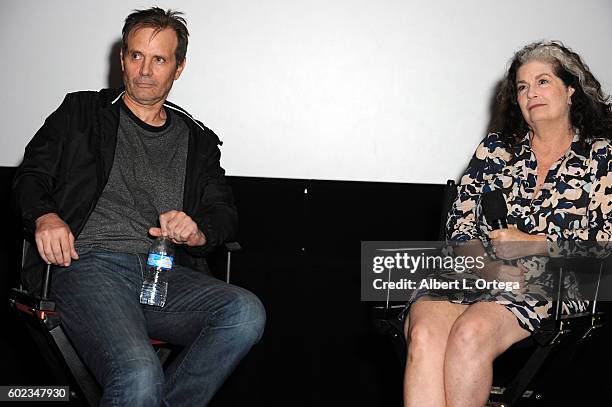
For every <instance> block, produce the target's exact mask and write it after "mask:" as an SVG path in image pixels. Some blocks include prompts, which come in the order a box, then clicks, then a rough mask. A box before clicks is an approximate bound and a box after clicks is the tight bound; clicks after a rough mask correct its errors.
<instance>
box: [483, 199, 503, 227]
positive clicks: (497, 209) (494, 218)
mask: <svg viewBox="0 0 612 407" xmlns="http://www.w3.org/2000/svg"><path fill="white" fill-rule="evenodd" d="M482 210H483V212H484V216H485V218H486V219H487V223H488V224H489V225H491V227H492V228H493V230H497V229H508V223H507V222H506V216H507V215H508V208H507V207H506V198H504V193H503V192H502V190H501V189H496V190H495V191H490V192H486V193H484V194H482Z"/></svg>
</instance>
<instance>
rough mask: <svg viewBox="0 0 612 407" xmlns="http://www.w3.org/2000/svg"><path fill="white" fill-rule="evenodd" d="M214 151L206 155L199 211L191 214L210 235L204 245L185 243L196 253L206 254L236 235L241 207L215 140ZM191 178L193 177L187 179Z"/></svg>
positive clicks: (188, 249) (196, 254)
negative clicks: (235, 202) (223, 166)
mask: <svg viewBox="0 0 612 407" xmlns="http://www.w3.org/2000/svg"><path fill="white" fill-rule="evenodd" d="M211 150H212V151H210V154H207V156H206V157H202V158H203V160H204V165H205V166H206V170H205V171H206V172H205V173H206V176H205V178H204V180H203V188H202V190H201V191H202V193H201V195H200V198H199V199H200V202H199V203H198V209H197V211H196V212H195V213H193V214H190V216H191V217H192V219H193V220H194V221H195V222H196V223H197V224H198V226H199V227H200V230H201V231H202V232H203V233H204V235H205V236H206V244H205V245H204V246H195V247H185V249H186V250H187V252H188V253H189V254H191V255H192V256H198V257H200V256H205V255H206V254H208V253H210V252H211V251H213V250H214V249H215V248H217V247H218V246H220V245H222V244H223V243H224V242H226V241H228V240H230V239H233V238H235V237H236V233H237V230H238V211H237V210H236V206H235V204H234V197H233V194H232V190H231V188H230V186H229V185H228V184H227V181H226V179H225V171H224V170H223V168H221V164H220V158H221V152H220V151H219V148H218V147H217V145H216V144H215V145H214V147H213V148H212V149H211ZM186 181H187V182H190V181H189V180H186Z"/></svg>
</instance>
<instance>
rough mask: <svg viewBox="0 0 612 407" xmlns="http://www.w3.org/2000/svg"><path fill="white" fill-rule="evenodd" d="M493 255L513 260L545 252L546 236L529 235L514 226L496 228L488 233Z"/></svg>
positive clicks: (546, 248) (546, 250)
mask: <svg viewBox="0 0 612 407" xmlns="http://www.w3.org/2000/svg"><path fill="white" fill-rule="evenodd" d="M489 238H490V239H491V243H492V244H493V251H494V252H495V256H496V257H497V258H499V259H504V260H513V259H518V258H520V257H525V256H533V255H537V254H544V255H545V254H547V253H548V247H547V244H546V236H544V235H530V234H527V233H524V232H521V231H520V230H518V229H517V228H516V226H508V229H497V230H494V231H492V232H491V233H489Z"/></svg>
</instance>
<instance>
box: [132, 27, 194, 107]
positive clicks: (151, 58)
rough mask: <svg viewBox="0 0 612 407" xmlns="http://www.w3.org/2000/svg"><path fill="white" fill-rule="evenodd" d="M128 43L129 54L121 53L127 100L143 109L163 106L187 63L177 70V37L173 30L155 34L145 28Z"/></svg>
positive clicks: (168, 29) (133, 35)
mask: <svg viewBox="0 0 612 407" xmlns="http://www.w3.org/2000/svg"><path fill="white" fill-rule="evenodd" d="M127 42H128V44H127V50H126V52H125V53H123V52H121V69H122V70H123V83H124V85H125V91H126V93H127V96H128V97H129V98H130V99H132V100H133V101H134V102H136V103H139V104H141V105H149V106H150V105H154V104H156V103H159V102H164V101H165V100H166V97H167V96H168V93H170V89H171V88H172V84H173V82H174V81H175V80H177V79H178V78H179V76H180V75H181V72H183V68H184V67H185V60H183V62H182V63H181V64H180V65H179V66H178V67H177V66H176V58H175V55H174V51H175V50H176V47H177V45H178V40H177V38H176V33H175V32H174V30H172V29H170V28H166V29H164V30H161V31H158V32H156V30H155V29H154V28H149V27H142V28H137V29H135V30H134V31H132V32H131V33H130V34H129V36H128V41H127Z"/></svg>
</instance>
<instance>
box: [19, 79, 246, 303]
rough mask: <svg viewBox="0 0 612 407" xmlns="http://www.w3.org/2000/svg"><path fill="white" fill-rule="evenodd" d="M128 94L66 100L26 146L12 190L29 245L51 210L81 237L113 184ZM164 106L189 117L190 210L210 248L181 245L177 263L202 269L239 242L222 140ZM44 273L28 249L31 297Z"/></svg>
mask: <svg viewBox="0 0 612 407" xmlns="http://www.w3.org/2000/svg"><path fill="white" fill-rule="evenodd" d="M121 95H122V92H120V91H118V90H114V89H103V90H101V91H99V92H93V91H87V92H76V93H70V94H68V95H66V98H65V99H64V101H63V102H62V104H61V105H60V107H59V108H58V109H57V110H56V111H55V112H53V113H52V114H51V115H50V116H49V117H48V118H47V120H46V121H45V123H44V125H43V126H42V127H41V128H40V130H38V132H37V133H36V135H35V136H34V138H33V139H32V140H31V141H30V143H29V144H28V145H27V147H26V150H25V154H24V158H23V162H22V164H21V165H20V167H19V168H18V170H17V173H16V175H15V180H14V181H13V190H14V191H13V192H14V198H15V200H16V204H17V207H18V208H19V211H20V213H21V216H22V219H23V226H24V233H25V236H26V239H28V240H29V241H30V242H32V243H34V241H33V236H34V231H35V221H36V219H37V218H38V217H39V216H41V215H44V214H46V213H50V212H55V213H57V214H59V216H60V217H61V218H62V219H63V220H64V221H65V222H66V223H67V224H68V225H69V226H70V229H71V230H72V233H73V234H74V236H75V238H78V235H79V233H80V232H81V230H82V229H83V227H84V225H85V222H86V221H87V219H88V218H89V216H90V214H91V212H92V211H93V209H94V207H95V205H96V203H97V201H98V198H99V197H100V195H101V194H102V190H103V189H104V186H105V185H106V182H107V181H108V177H109V174H110V170H111V166H112V164H113V159H114V154H115V146H116V143H117V128H118V126H119V108H120V107H119V103H118V101H119V98H120V97H121ZM164 106H165V108H166V109H171V110H173V111H174V112H176V113H177V114H178V115H179V116H180V117H182V118H183V119H184V121H185V123H186V125H187V127H188V128H189V132H190V134H189V144H188V153H187V168H186V174H185V188H184V196H183V211H184V212H185V213H187V214H188V215H189V216H191V217H192V218H193V220H194V221H195V222H196V223H197V224H198V225H199V227H200V230H202V232H204V235H205V236H206V240H207V243H206V245H204V246H201V247H185V246H182V247H181V248H180V249H179V250H177V258H176V261H177V263H178V264H183V265H185V266H190V267H193V268H197V267H198V265H200V266H201V265H202V262H201V261H198V260H197V258H201V257H203V256H204V255H206V254H207V253H209V252H210V251H212V250H213V249H214V248H215V247H217V246H218V245H220V244H222V243H223V242H224V241H226V240H227V239H230V238H232V237H234V235H235V232H236V229H237V224H238V215H237V212H236V207H235V206H234V201H233V196H232V192H231V189H230V188H229V186H228V185H227V184H226V181H225V172H224V170H223V169H222V168H221V166H220V163H219V159H220V156H221V153H220V151H219V148H218V145H219V144H221V142H220V141H219V138H218V137H217V136H216V135H215V133H213V132H212V131H211V130H209V129H208V128H206V127H205V126H204V125H202V123H200V122H198V121H196V120H194V119H193V118H192V117H191V115H189V114H188V113H187V112H185V111H184V110H183V109H181V108H180V107H178V106H176V105H174V104H172V103H170V102H166V103H165V104H164ZM177 209H180V208H177ZM34 247H35V246H34ZM204 264H205V263H204ZM41 269H42V260H41V259H40V257H39V256H38V255H37V253H36V250H29V253H28V256H27V259H26V267H24V271H23V273H22V281H23V283H24V284H25V285H26V287H27V288H28V289H29V290H30V291H32V292H33V291H34V290H36V289H37V288H38V287H39V286H40V277H41Z"/></svg>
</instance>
